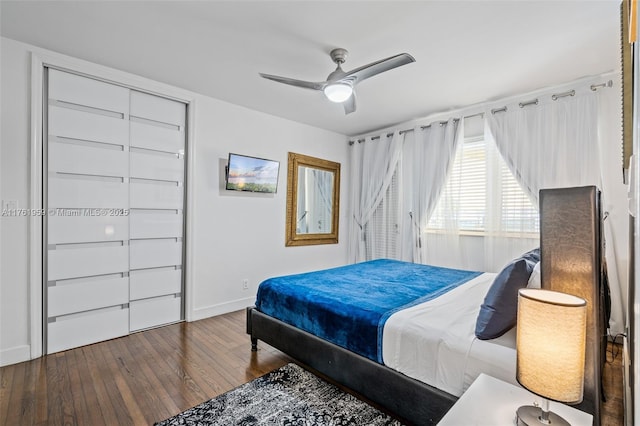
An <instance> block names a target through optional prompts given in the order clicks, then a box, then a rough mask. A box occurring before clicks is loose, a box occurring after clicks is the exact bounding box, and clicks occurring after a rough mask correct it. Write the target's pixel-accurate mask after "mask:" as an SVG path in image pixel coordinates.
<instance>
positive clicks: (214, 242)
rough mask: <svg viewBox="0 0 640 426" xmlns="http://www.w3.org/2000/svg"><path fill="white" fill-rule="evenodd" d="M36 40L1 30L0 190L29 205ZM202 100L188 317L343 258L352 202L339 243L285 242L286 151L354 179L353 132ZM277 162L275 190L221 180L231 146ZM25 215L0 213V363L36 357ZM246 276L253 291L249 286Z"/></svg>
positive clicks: (234, 303) (243, 301)
mask: <svg viewBox="0 0 640 426" xmlns="http://www.w3.org/2000/svg"><path fill="white" fill-rule="evenodd" d="M31 51H34V52H36V53H44V54H49V55H51V54H53V52H49V51H46V50H43V49H40V48H37V47H34V46H30V45H27V44H24V43H20V42H16V41H13V40H10V39H7V38H0V54H1V57H0V81H1V86H0V99H1V104H0V136H1V139H0V161H1V164H0V165H1V169H0V198H1V199H2V200H15V201H17V203H18V207H24V208H28V207H30V205H29V200H30V181H29V179H30V172H31V171H30V152H29V146H30V138H31V134H30V107H31V106H30V99H31V93H30V79H31V69H30V67H31V66H30V64H31V53H30V52H31ZM193 98H194V99H195V117H194V121H193V123H194V128H192V129H189V130H190V131H191V132H193V141H194V143H192V145H191V149H193V151H192V152H191V153H190V154H191V155H192V160H193V162H192V167H193V168H192V177H193V179H192V181H191V182H189V185H190V186H191V191H192V192H191V194H192V199H191V201H192V203H193V208H192V210H191V212H188V217H191V222H190V225H189V226H190V227H191V228H190V229H191V230H192V232H191V234H190V235H187V239H188V240H187V246H188V247H189V251H188V253H189V259H188V260H187V262H188V265H190V266H191V269H187V273H188V274H190V275H189V277H188V280H191V282H192V283H193V291H192V293H191V294H190V295H187V297H188V298H190V301H191V304H190V306H191V311H190V312H187V315H188V319H190V320H197V319H201V318H205V317H208V316H211V315H216V314H220V313H224V312H229V311H232V310H236V309H240V308H242V307H244V306H248V305H250V304H252V303H253V301H254V298H255V292H256V287H257V284H258V283H259V282H260V281H261V280H263V279H265V278H267V277H270V276H274V275H282V274H288V273H294V272H303V271H307V270H312V269H318V268H325V267H332V266H337V265H342V264H345V263H346V260H347V255H346V248H347V244H346V238H347V228H346V222H347V221H346V214H345V213H346V211H345V209H344V208H343V209H341V212H340V229H339V235H340V243H339V244H332V245H324V246H309V247H285V246H284V238H285V229H284V228H285V210H286V185H287V182H286V171H287V152H289V151H292V152H298V153H302V154H306V155H311V156H316V157H321V158H326V159H328V160H332V161H336V162H340V163H341V164H342V176H341V178H342V183H341V193H340V195H341V200H342V204H343V206H346V196H347V192H346V188H348V182H347V178H348V171H347V169H346V166H347V164H348V161H347V153H348V150H347V143H346V140H347V138H346V137H345V136H344V135H340V134H336V133H332V132H328V131H325V130H321V129H318V128H314V127H310V126H307V125H303V124H299V123H295V122H292V121H288V120H284V119H281V118H277V117H274V116H270V115H267V114H263V113H260V112H256V111H252V110H249V109H246V108H243V107H239V106H236V105H232V104H229V103H226V102H222V101H219V100H216V99H212V98H209V97H206V96H202V95H198V94H193ZM230 151H231V152H236V153H240V154H247V155H253V156H258V157H264V158H269V159H273V160H279V161H280V176H279V180H278V192H277V194H275V195H262V194H249V193H233V192H227V191H225V190H224V189H222V188H221V184H222V183H221V179H222V176H223V172H222V170H221V166H223V164H224V161H225V160H226V157H227V155H228V153H229V152H230ZM28 223H29V218H28V217H2V218H0V365H6V364H11V363H15V362H20V361H24V360H27V359H29V358H30V356H31V355H30V354H31V347H30V343H31V336H30V335H29V334H30V329H31V325H30V324H29V321H30V317H31V312H30V310H29V306H30V294H29V281H30V277H29V250H30V247H29V243H28V241H29V238H30V237H29V235H28ZM245 278H246V279H248V280H249V284H250V288H249V290H243V289H242V280H243V279H245Z"/></svg>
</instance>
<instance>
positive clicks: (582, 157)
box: [485, 93, 601, 205]
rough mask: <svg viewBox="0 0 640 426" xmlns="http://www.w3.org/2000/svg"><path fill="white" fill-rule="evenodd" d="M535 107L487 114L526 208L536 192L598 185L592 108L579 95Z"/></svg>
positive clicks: (590, 98)
mask: <svg viewBox="0 0 640 426" xmlns="http://www.w3.org/2000/svg"><path fill="white" fill-rule="evenodd" d="M539 103H541V105H530V106H524V107H520V106H519V105H516V104H514V105H507V111H505V112H495V113H487V114H485V117H486V119H487V124H488V128H489V130H490V133H491V135H493V137H494V138H495V144H496V146H497V147H498V150H499V151H500V153H501V154H502V157H503V158H504V160H505V162H506V163H507V165H508V166H509V168H510V169H511V172H512V173H513V175H514V176H515V177H516V179H517V180H518V182H520V184H521V186H522V188H523V190H524V191H525V192H526V193H527V194H528V195H529V197H530V198H531V200H532V202H533V203H534V204H535V205H537V204H538V192H539V191H540V189H541V188H560V187H567V186H585V185H597V186H598V187H601V185H600V164H599V161H598V158H599V157H600V155H599V150H600V149H599V146H598V104H597V98H596V96H594V95H592V94H589V93H580V94H576V95H574V96H566V97H563V98H559V99H558V100H556V101H554V100H552V99H551V98H550V97H545V98H542V97H540V98H539Z"/></svg>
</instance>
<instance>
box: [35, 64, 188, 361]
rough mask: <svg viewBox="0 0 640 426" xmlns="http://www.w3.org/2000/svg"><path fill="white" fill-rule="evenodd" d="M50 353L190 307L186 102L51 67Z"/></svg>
mask: <svg viewBox="0 0 640 426" xmlns="http://www.w3.org/2000/svg"><path fill="white" fill-rule="evenodd" d="M47 106H48V108H47V124H48V125H47V175H46V179H47V182H46V187H47V194H46V195H47V212H48V214H47V216H46V220H47V222H46V223H47V226H46V229H47V235H46V240H47V260H46V262H47V263H46V271H47V277H46V299H47V309H46V311H47V352H49V353H52V352H57V351H61V350H65V349H69V348H72V347H77V346H81V345H86V344H89V343H94V342H98V341H101V340H106V339H111V338H114V337H119V336H122V335H126V334H128V333H130V332H131V331H134V330H140V329H144V328H148V327H155V326H158V325H162V324H166V323H170V322H175V321H179V320H180V319H181V317H182V275H183V274H182V260H183V244H182V237H183V228H184V225H183V206H184V149H185V122H186V120H185V118H186V106H185V105H184V104H183V103H180V102H176V101H173V100H169V99H165V98H162V97H159V96H153V95H148V94H145V93H141V92H137V91H135V90H130V89H128V88H125V87H121V86H117V85H114V84H110V83H105V82H102V81H99V80H95V79H91V78H87V77H83V76H79V75H75V74H72V73H67V72H63V71H58V70H53V69H50V70H49V72H48V102H47Z"/></svg>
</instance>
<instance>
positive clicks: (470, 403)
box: [438, 374, 593, 426]
mask: <svg viewBox="0 0 640 426" xmlns="http://www.w3.org/2000/svg"><path fill="white" fill-rule="evenodd" d="M534 402H537V403H538V404H539V403H540V402H541V398H540V397H539V396H537V395H534V394H532V393H531V392H529V391H528V390H526V389H524V388H521V387H519V386H515V385H512V384H511V383H506V382H503V381H502V380H498V379H495V378H493V377H491V376H487V375H486V374H481V375H480V376H478V378H477V379H476V380H475V381H474V382H473V383H472V384H471V386H469V389H467V391H466V392H465V393H464V394H462V396H461V397H460V399H458V401H457V402H456V403H455V404H454V406H453V407H451V410H449V411H448V412H447V414H445V416H444V417H443V418H442V420H440V423H438V426H472V425H478V426H480V425H485V426H502V425H505V426H507V425H510V426H511V425H515V424H516V410H517V409H518V407H520V406H521V405H533V403H534ZM549 408H550V409H551V411H553V412H555V413H556V414H558V415H560V416H562V417H564V419H565V420H566V421H568V422H569V423H570V424H571V425H573V426H590V425H591V424H592V423H593V416H592V415H591V414H588V413H585V412H583V411H580V410H577V409H575V408H573V407H570V406H568V405H564V404H560V403H557V402H553V401H552V402H551V403H550V404H549Z"/></svg>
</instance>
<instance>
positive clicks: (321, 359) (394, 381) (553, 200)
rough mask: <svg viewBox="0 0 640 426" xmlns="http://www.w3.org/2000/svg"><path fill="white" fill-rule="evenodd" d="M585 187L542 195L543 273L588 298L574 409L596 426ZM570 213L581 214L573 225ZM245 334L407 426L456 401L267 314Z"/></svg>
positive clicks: (594, 282) (598, 282) (592, 204)
mask: <svg viewBox="0 0 640 426" xmlns="http://www.w3.org/2000/svg"><path fill="white" fill-rule="evenodd" d="M588 188H589V189H586V190H583V189H580V188H577V189H576V188H568V189H554V190H543V191H541V194H540V204H541V208H540V217H541V236H540V240H541V273H542V286H543V287H544V288H549V289H552V290H557V291H565V292H568V293H572V294H576V293H577V295H579V296H580V297H583V298H585V299H586V300H587V308H588V320H587V323H588V326H587V328H588V329H587V345H588V348H587V359H586V361H585V365H586V369H585V387H584V401H583V403H582V404H580V405H578V406H577V408H579V409H581V410H583V411H586V412H588V413H590V414H592V415H593V416H594V422H593V423H594V425H600V405H601V400H602V393H601V377H600V374H601V368H602V362H603V361H604V359H605V358H604V352H603V347H602V342H603V336H604V327H603V314H602V312H603V310H602V309H603V308H602V307H603V303H602V302H601V301H602V300H603V297H602V277H601V272H602V270H601V236H600V220H601V219H600V217H601V215H600V201H599V200H600V198H599V192H598V191H597V190H596V189H595V187H588ZM546 191H549V192H546ZM543 192H544V194H543ZM576 209H579V210H580V211H581V212H582V213H584V214H582V213H581V214H580V215H579V216H580V217H579V218H577V220H576V221H574V220H573V217H574V216H575V213H576ZM567 218H569V219H567ZM567 220H569V221H571V223H567ZM585 223H586V225H585ZM576 229H579V230H580V232H576ZM560 242H562V244H560ZM556 246H557V248H555V249H554V248H553V247H556ZM572 247H573V248H574V249H572ZM576 247H577V249H576ZM586 261H588V264H589V265H590V266H589V267H588V268H586V269H585V268H582V269H583V270H582V271H580V274H579V276H580V278H579V279H577V280H576V279H571V280H566V272H567V271H566V268H565V266H566V265H567V264H580V265H582V266H584V264H585V262H586ZM574 272H575V271H574ZM247 334H249V335H250V336H251V349H252V350H253V351H255V350H257V342H258V340H262V341H264V342H265V343H267V344H269V345H271V346H273V347H275V348H277V349H279V350H281V351H282V352H284V353H286V354H288V355H289V356H291V357H292V358H294V359H296V360H298V361H300V362H301V363H303V364H305V365H307V366H309V367H311V368H312V369H315V370H317V371H318V372H320V373H322V374H324V375H326V376H328V377H330V378H331V379H333V380H335V381H336V382H337V383H339V384H341V385H344V386H346V387H347V388H349V389H352V390H353V391H355V392H356V393H358V394H360V395H362V396H364V397H365V398H367V399H369V400H370V401H372V402H374V403H376V404H378V405H379V406H381V407H382V408H383V409H385V410H388V411H389V412H391V413H393V414H394V415H395V416H397V417H399V418H400V419H401V420H403V421H405V422H407V423H408V424H414V425H433V424H436V423H437V422H438V421H439V420H440V419H441V418H442V417H443V416H444V415H445V413H446V412H447V411H448V410H449V409H450V408H451V406H453V404H454V403H455V402H456V400H457V398H456V397H455V396H453V395H450V394H448V393H446V392H444V391H442V390H440V389H437V388H435V387H433V386H429V385H427V384H425V383H422V382H420V381H418V380H415V379H412V378H410V377H408V376H405V375H404V374H401V373H398V372H397V371H395V370H392V369H390V368H388V367H386V366H384V365H381V364H378V363H376V362H374V361H371V360H370V359H368V358H365V357H363V356H360V355H358V354H356V353H354V352H351V351H349V350H346V349H344V348H342V347H340V346H337V345H335V344H333V343H330V342H327V341H325V340H322V339H320V338H318V337H316V336H314V335H312V334H310V333H307V332H305V331H303V330H300V329H298V328H296V327H293V326H291V325H289V324H286V323H284V322H282V321H280V320H278V319H275V318H273V317H271V316H269V315H265V314H263V313H262V312H260V311H258V310H257V309H255V308H254V307H251V308H247ZM605 344H606V341H605ZM514 413H515V408H514Z"/></svg>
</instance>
